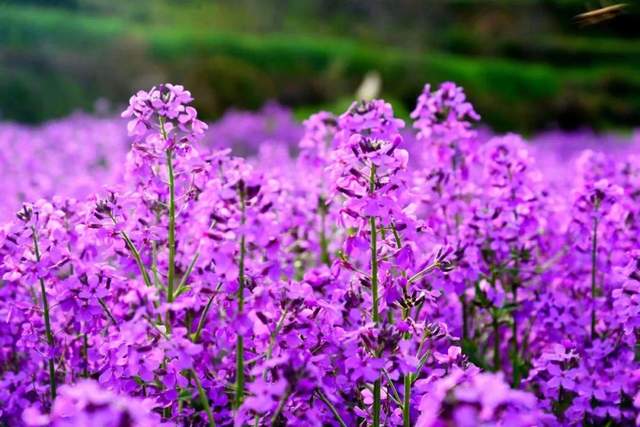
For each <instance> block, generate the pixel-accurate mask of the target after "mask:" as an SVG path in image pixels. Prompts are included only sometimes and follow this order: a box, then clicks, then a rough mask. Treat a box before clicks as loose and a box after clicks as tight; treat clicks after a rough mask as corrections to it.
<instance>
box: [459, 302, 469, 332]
mask: <svg viewBox="0 0 640 427" xmlns="http://www.w3.org/2000/svg"><path fill="white" fill-rule="evenodd" d="M460 300H461V302H462V341H463V342H466V341H467V340H468V339H469V332H468V331H469V313H468V312H467V297H466V296H465V294H464V291H463V292H462V295H461V296H460Z"/></svg>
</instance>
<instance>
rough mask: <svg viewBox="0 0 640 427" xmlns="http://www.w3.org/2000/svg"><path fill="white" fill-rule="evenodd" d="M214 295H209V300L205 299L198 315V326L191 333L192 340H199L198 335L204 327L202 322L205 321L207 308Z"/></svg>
mask: <svg viewBox="0 0 640 427" xmlns="http://www.w3.org/2000/svg"><path fill="white" fill-rule="evenodd" d="M214 296H215V295H211V297H210V298H209V301H207V305H206V306H205V307H204V310H202V314H201V315H200V320H199V321H198V327H197V328H196V332H195V333H194V334H193V339H192V341H193V342H194V343H197V342H198V341H199V340H200V335H201V334H202V329H203V328H204V324H205V322H206V321H207V315H208V314H209V310H210V309H211V303H212V302H213V297H214Z"/></svg>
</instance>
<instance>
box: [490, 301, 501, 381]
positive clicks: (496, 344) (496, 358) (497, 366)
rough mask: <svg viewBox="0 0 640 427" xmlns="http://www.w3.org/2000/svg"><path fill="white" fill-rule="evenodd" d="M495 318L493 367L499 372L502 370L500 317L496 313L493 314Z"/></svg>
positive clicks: (493, 322) (493, 321)
mask: <svg viewBox="0 0 640 427" xmlns="http://www.w3.org/2000/svg"><path fill="white" fill-rule="evenodd" d="M491 317H492V318H493V320H492V324H493V366H494V370H495V371H496V372H498V371H499V370H500V328H499V324H498V315H497V314H496V313H495V312H494V313H491Z"/></svg>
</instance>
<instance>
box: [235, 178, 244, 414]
mask: <svg viewBox="0 0 640 427" xmlns="http://www.w3.org/2000/svg"><path fill="white" fill-rule="evenodd" d="M240 224H241V226H244V224H245V192H244V188H241V189H240ZM245 255H246V244H245V235H244V230H242V236H241V237H240V260H239V262H238V296H237V297H238V315H241V314H242V312H243V310H244V285H245V283H244V282H245V277H244V258H245ZM235 386H236V387H235V388H236V396H235V397H236V398H235V407H236V408H239V407H240V405H241V404H242V400H243V398H244V339H243V337H242V335H240V334H239V333H238V338H237V341H236V384H235Z"/></svg>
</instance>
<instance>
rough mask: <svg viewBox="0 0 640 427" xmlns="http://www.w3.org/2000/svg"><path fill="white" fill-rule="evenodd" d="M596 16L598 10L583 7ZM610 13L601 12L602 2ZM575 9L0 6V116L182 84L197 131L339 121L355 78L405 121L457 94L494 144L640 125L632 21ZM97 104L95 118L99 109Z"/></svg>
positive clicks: (29, 115) (175, 1)
mask: <svg viewBox="0 0 640 427" xmlns="http://www.w3.org/2000/svg"><path fill="white" fill-rule="evenodd" d="M589 3H591V5H589ZM605 4H606V3H605ZM600 5H601V3H598V2H597V1H591V2H589V1H583V0H580V1H578V0H556V1H551V0H548V1H544V0H542V1H534V0H494V1H470V0H467V1H463V0H439V1H437V0H434V1H427V0H367V1H363V0H217V1H212V0H208V1H205V0H135V1H127V0H111V1H109V0H0V116H1V117H2V118H5V119H12V120H18V121H24V122H38V121H42V120H45V119H49V118H53V117H59V116H62V115H65V114H68V113H69V112H71V111H73V110H74V109H78V108H83V109H86V110H92V109H93V108H94V106H95V101H96V100H97V99H106V100H109V101H111V103H112V105H113V104H115V105H117V104H119V103H123V102H126V100H127V97H128V96H129V95H130V94H131V93H132V91H134V90H136V89H139V88H147V87H149V86H151V85H153V84H155V83H158V82H162V81H175V82H181V83H184V84H185V85H186V86H187V87H188V88H190V89H191V90H192V91H193V92H194V94H195V95H196V98H197V106H198V108H199V109H200V111H201V113H202V114H203V116H204V117H206V118H213V117H216V116H218V115H220V114H221V113H222V112H223V111H224V110H225V109H227V108H229V107H236V108H248V109H254V108H258V107H260V106H261V105H262V104H263V103H264V102H265V101H266V100H270V99H275V100H278V101H280V102H282V103H284V104H285V105H289V106H292V107H294V108H296V110H297V111H298V113H299V114H300V115H301V116H302V115H304V114H306V113H307V112H310V111H313V110H315V109H318V108H327V109H336V110H340V109H341V108H343V107H344V106H345V105H346V104H347V103H348V100H350V99H351V98H352V97H353V94H354V92H355V90H356V88H357V87H358V85H359V83H360V82H361V80H362V78H363V76H364V75H365V74H366V73H367V72H369V71H372V70H375V71H377V72H379V73H380V75H381V77H382V82H383V83H382V93H381V96H383V97H385V98H387V99H389V100H391V101H392V102H393V103H394V105H395V106H396V108H397V109H398V110H399V111H400V112H401V114H406V112H407V111H409V110H410V109H411V108H412V106H413V105H414V103H415V99H416V96H417V95H418V93H419V91H420V89H421V87H422V85H423V83H425V82H432V83H434V84H435V83H439V82H441V81H444V80H454V81H456V82H458V83H459V84H462V85H463V86H465V88H466V89H467V92H468V94H469V97H470V98H471V99H472V101H473V102H474V103H475V104H476V106H477V110H478V111H479V112H480V113H481V114H482V115H483V117H484V119H485V120H486V121H487V122H488V123H489V124H491V125H492V126H493V127H494V128H496V129H498V130H506V129H509V130H517V131H523V132H528V131H532V130H537V129H541V128H549V127H563V128H575V127H581V126H590V127H594V128H598V129H603V128H612V127H616V128H624V127H633V126H637V125H638V124H639V123H640V73H638V70H639V69H640V67H639V65H640V38H638V36H639V35H640V25H639V24H640V6H639V5H637V4H634V3H633V2H630V3H628V6H627V8H626V9H625V13H624V14H622V15H620V16H618V17H616V18H615V19H613V20H609V21H606V22H603V23H600V24H598V25H593V26H589V27H580V26H579V25H577V24H576V23H575V22H574V20H573V16H575V15H576V14H578V13H581V12H584V11H586V10H588V9H589V8H590V7H591V8H595V7H599V6H600ZM102 104H104V103H102Z"/></svg>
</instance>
